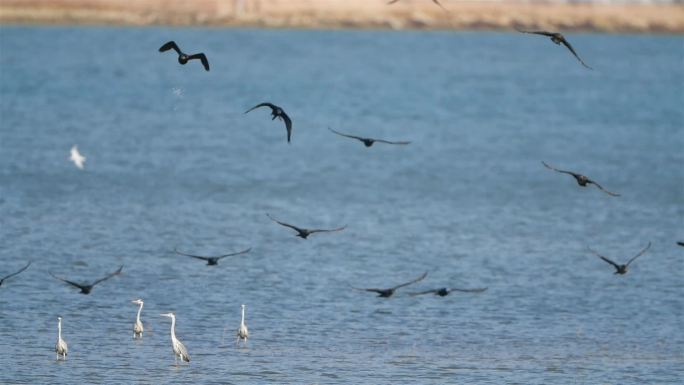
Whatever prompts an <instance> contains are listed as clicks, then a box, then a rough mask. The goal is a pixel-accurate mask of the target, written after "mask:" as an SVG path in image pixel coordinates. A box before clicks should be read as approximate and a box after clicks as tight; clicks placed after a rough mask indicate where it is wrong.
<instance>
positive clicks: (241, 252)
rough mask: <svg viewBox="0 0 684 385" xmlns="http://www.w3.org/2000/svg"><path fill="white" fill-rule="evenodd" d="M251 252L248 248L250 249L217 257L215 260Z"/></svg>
mask: <svg viewBox="0 0 684 385" xmlns="http://www.w3.org/2000/svg"><path fill="white" fill-rule="evenodd" d="M251 250H252V248H251V247H250V248H247V249H244V250H242V251H238V252H237V253H230V254H224V255H219V256H218V257H216V258H217V259H221V258H225V257H233V256H236V255H242V254H247V253H249V252H250V251H251Z"/></svg>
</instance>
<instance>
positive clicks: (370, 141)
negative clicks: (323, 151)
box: [328, 127, 411, 147]
mask: <svg viewBox="0 0 684 385" xmlns="http://www.w3.org/2000/svg"><path fill="white" fill-rule="evenodd" d="M328 130H330V131H332V132H334V133H335V134H337V135H339V136H344V137H347V138H352V139H356V140H360V141H361V142H363V144H364V145H365V146H366V147H370V146H372V145H373V144H374V143H375V142H378V143H386V144H399V145H407V144H409V143H411V142H390V141H389V140H383V139H373V138H364V137H361V136H355V135H349V134H343V133H341V132H339V131H335V130H333V129H332V128H330V127H328Z"/></svg>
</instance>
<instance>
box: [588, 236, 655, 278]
mask: <svg viewBox="0 0 684 385" xmlns="http://www.w3.org/2000/svg"><path fill="white" fill-rule="evenodd" d="M649 247H651V242H648V245H646V247H645V248H644V249H643V250H641V251H640V252H639V254H637V255H635V256H634V257H632V259H630V260H629V261H627V263H625V264H624V265H619V264H617V263H615V262H613V261H611V260H610V259H608V258H606V257H604V256H603V255H601V254H599V253H597V252H596V251H594V250H592V249H589V251H591V252H592V253H594V254H595V255H596V256H597V257H599V258H601V259H603V260H604V261H606V262H608V263H610V264H611V265H613V267H614V268H615V274H620V275H622V274H626V273H627V268H628V267H629V264H630V263H632V261H634V260H635V259H637V258H639V257H640V256H641V255H642V254H644V253H645V252H646V250H648V248H649Z"/></svg>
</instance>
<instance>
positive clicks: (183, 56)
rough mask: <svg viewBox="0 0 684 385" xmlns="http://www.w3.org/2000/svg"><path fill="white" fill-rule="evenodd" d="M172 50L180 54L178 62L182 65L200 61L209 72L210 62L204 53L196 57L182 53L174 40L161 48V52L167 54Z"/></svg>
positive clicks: (195, 55)
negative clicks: (191, 61)
mask: <svg viewBox="0 0 684 385" xmlns="http://www.w3.org/2000/svg"><path fill="white" fill-rule="evenodd" d="M170 49H173V50H174V51H176V53H178V62H179V63H180V64H185V63H187V62H188V60H194V59H199V60H200V61H202V65H203V66H204V69H205V70H207V71H209V61H208V60H207V57H206V56H205V55H204V54H203V53H196V54H194V55H188V54H186V53H184V52H183V51H181V50H180V48H178V46H177V45H176V42H175V41H173V40H172V41H170V42H168V43H166V44H164V45H163V46H161V47H159V52H166V51H168V50H170Z"/></svg>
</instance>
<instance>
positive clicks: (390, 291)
mask: <svg viewBox="0 0 684 385" xmlns="http://www.w3.org/2000/svg"><path fill="white" fill-rule="evenodd" d="M425 277H427V271H426V272H425V273H423V275H421V276H420V277H418V278H416V279H414V280H412V281H409V282H406V283H402V284H401V285H397V286H394V287H390V288H389V289H372V288H371V289H365V288H360V287H354V286H352V289H354V290H361V291H371V292H374V293H378V297H383V298H389V297H391V296H392V295H394V292H395V291H396V290H397V289H399V288H401V287H404V286H408V285H411V284H414V283H416V282H418V281H422V280H423V279H424V278H425Z"/></svg>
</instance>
